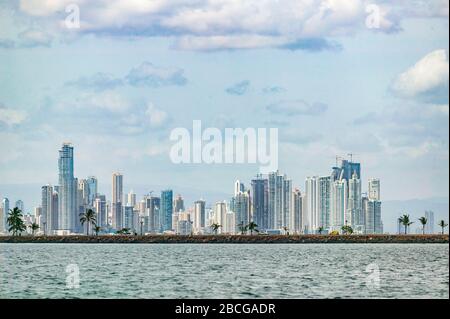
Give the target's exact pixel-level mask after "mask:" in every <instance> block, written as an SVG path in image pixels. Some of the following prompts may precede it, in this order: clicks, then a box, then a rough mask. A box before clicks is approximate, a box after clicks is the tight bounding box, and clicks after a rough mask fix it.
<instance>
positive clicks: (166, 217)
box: [160, 190, 173, 231]
mask: <svg viewBox="0 0 450 319" xmlns="http://www.w3.org/2000/svg"><path fill="white" fill-rule="evenodd" d="M172 214H173V191H172V190H165V191H162V192H161V211H160V216H161V223H162V231H166V230H172Z"/></svg>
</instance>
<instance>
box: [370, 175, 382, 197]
mask: <svg viewBox="0 0 450 319" xmlns="http://www.w3.org/2000/svg"><path fill="white" fill-rule="evenodd" d="M369 199H373V200H380V180H379V179H378V178H371V179H369Z"/></svg>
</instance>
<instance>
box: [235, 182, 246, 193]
mask: <svg viewBox="0 0 450 319" xmlns="http://www.w3.org/2000/svg"><path fill="white" fill-rule="evenodd" d="M244 191H245V186H244V184H243V183H241V182H240V181H239V180H237V181H236V182H235V183H234V196H236V195H237V194H239V193H242V192H244Z"/></svg>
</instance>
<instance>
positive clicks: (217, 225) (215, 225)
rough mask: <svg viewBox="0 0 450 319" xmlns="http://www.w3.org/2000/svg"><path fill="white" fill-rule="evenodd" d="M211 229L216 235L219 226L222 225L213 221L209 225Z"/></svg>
mask: <svg viewBox="0 0 450 319" xmlns="http://www.w3.org/2000/svg"><path fill="white" fill-rule="evenodd" d="M210 227H211V229H212V231H213V232H214V234H216V235H217V232H218V231H219V228H220V227H222V225H219V224H218V223H214V224H212V225H211V226H210Z"/></svg>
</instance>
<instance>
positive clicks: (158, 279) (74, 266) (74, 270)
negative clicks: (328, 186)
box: [0, 244, 449, 298]
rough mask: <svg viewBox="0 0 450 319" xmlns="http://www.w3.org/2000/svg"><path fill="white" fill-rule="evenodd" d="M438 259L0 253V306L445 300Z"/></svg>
mask: <svg viewBox="0 0 450 319" xmlns="http://www.w3.org/2000/svg"><path fill="white" fill-rule="evenodd" d="M448 255H449V246H448V245H446V244H424V245H422V244H414V245H409V244H369V245H364V244H304V245H302V244H297V245H267V244H266V245H263V244H261V245H255V244H251V245H246V244H242V245H231V244H230V245H221V244H174V245H166V244H0V298H449V268H448V267H449V259H448V258H449V256H448ZM78 271H79V277H78V276H77V275H78ZM77 278H79V281H78V280H77ZM78 282H79V285H77V283H78Z"/></svg>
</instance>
